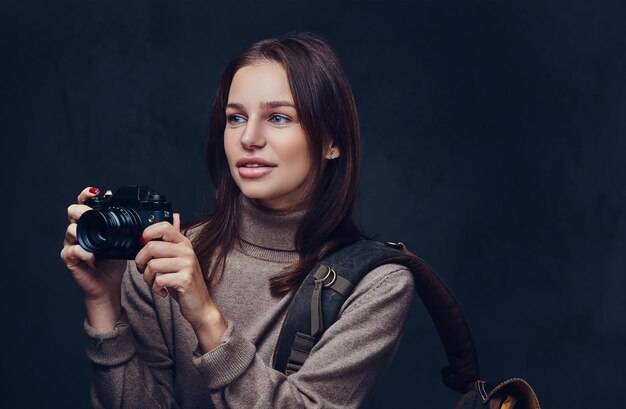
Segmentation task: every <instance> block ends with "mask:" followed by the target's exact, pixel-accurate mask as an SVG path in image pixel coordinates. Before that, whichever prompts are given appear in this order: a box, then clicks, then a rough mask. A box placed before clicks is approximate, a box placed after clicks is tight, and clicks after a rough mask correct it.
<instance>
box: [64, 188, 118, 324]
mask: <svg viewBox="0 0 626 409" xmlns="http://www.w3.org/2000/svg"><path fill="white" fill-rule="evenodd" d="M98 193H99V190H98V189H97V188H85V189H84V190H83V191H82V192H80V195H78V204H72V205H70V206H69V207H68V208H67V218H68V220H69V223H70V224H69V226H68V227H67V230H66V232H65V241H64V242H63V249H62V250H61V259H62V260H63V263H65V265H66V266H67V268H68V269H69V270H70V273H71V274H72V278H73V279H74V281H76V283H77V284H78V287H80V289H81V290H82V292H83V294H84V296H85V306H86V308H87V320H88V321H89V325H91V326H92V327H93V328H95V329H96V330H99V331H102V332H108V331H111V330H113V328H115V324H116V322H117V320H118V318H119V317H120V315H121V285H122V276H123V274H124V270H125V269H126V260H96V257H95V256H94V255H93V253H90V252H88V251H86V250H84V249H83V248H82V247H81V246H80V245H79V244H78V239H77V237H76V222H77V221H78V219H79V218H80V216H81V215H82V214H83V213H85V212H86V211H87V210H90V209H91V208H90V207H89V206H86V205H85V204H84V203H85V200H87V199H90V198H92V197H95V196H97V195H98Z"/></svg>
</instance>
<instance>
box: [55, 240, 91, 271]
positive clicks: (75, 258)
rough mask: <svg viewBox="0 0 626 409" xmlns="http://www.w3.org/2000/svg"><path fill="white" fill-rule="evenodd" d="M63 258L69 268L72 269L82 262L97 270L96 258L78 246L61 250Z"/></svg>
mask: <svg viewBox="0 0 626 409" xmlns="http://www.w3.org/2000/svg"><path fill="white" fill-rule="evenodd" d="M61 258H62V259H63V261H64V262H65V265H66V266H67V267H68V268H72V267H74V266H76V265H78V264H80V263H81V262H84V263H86V264H87V265H88V266H89V267H91V268H96V256H94V255H93V253H90V252H88V251H86V250H85V249H83V248H82V247H81V246H79V245H78V244H76V245H74V246H65V247H63V250H61Z"/></svg>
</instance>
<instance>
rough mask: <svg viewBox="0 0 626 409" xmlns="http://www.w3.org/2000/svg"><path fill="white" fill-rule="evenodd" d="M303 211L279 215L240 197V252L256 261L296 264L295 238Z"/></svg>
mask: <svg viewBox="0 0 626 409" xmlns="http://www.w3.org/2000/svg"><path fill="white" fill-rule="evenodd" d="M304 214H305V211H304V210H300V211H296V212H293V213H288V214H280V213H276V212H273V211H271V210H268V209H264V208H262V207H259V206H258V205H257V204H255V203H254V202H253V201H252V200H250V199H248V198H246V197H243V195H242V200H241V205H240V218H239V235H240V238H241V250H242V251H243V252H244V253H246V254H248V255H250V256H252V257H255V258H260V259H263V260H269V261H278V262H295V261H298V258H299V256H298V252H297V251H296V248H295V243H294V242H295V237H296V231H297V230H298V226H299V225H300V222H301V221H302V218H303V217H304Z"/></svg>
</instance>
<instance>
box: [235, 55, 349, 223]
mask: <svg viewBox="0 0 626 409" xmlns="http://www.w3.org/2000/svg"><path fill="white" fill-rule="evenodd" d="M226 118H227V120H226V126H225V129H224V149H225V151H226V157H227V159H228V165H229V168H230V173H231V175H232V177H233V179H234V181H235V183H236V184H237V186H238V187H239V188H240V189H241V191H242V192H243V194H244V195H245V196H246V197H248V198H251V199H256V200H257V201H258V202H259V203H260V204H261V205H262V206H264V207H266V208H269V209H273V210H279V211H288V210H289V209H293V208H296V207H298V206H299V205H300V204H302V203H303V202H304V200H305V198H306V194H307V192H308V190H309V188H310V186H309V185H310V183H307V182H310V181H309V180H308V177H309V175H310V173H311V172H310V170H311V168H312V164H311V157H310V151H309V146H308V142H307V137H306V132H305V130H304V129H303V128H302V126H301V124H300V121H299V119H298V113H297V111H296V108H295V104H294V98H293V96H292V95H291V87H290V85H289V81H288V78H287V73H286V72H285V69H284V68H283V67H282V65H280V64H278V63H276V62H273V61H260V62H257V63H255V64H253V65H248V66H244V67H242V68H240V69H239V70H238V71H237V72H236V73H235V76H234V77H233V81H232V83H231V87H230V91H229V94H228V103H227V108H226ZM332 153H334V157H338V156H339V155H338V149H337V148H334V147H333V148H332ZM330 154H331V151H329V152H328V158H329V157H330ZM244 158H260V159H262V160H264V161H266V162H268V163H271V164H272V165H275V166H273V167H271V168H270V169H271V171H270V172H269V173H268V174H266V175H264V176H262V177H246V175H242V172H241V171H240V169H239V167H238V166H237V163H238V161H240V160H242V159H244Z"/></svg>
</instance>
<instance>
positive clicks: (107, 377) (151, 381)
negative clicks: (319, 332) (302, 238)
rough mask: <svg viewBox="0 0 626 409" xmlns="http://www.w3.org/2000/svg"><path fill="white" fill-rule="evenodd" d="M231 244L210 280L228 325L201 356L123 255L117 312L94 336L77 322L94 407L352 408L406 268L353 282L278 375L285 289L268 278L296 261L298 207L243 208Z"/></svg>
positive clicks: (173, 309)
mask: <svg viewBox="0 0 626 409" xmlns="http://www.w3.org/2000/svg"><path fill="white" fill-rule="evenodd" d="M240 217H241V223H240V224H241V232H240V235H241V239H242V240H241V245H238V246H236V248H235V249H234V250H233V251H232V253H231V254H230V255H229V257H228V259H227V265H226V270H225V272H224V274H223V276H222V278H221V279H220V281H219V282H218V283H217V284H216V285H213V286H211V287H210V288H209V292H210V294H211V297H212V298H213V299H214V301H215V303H216V304H217V305H218V307H219V308H220V311H221V312H222V314H223V315H224V317H225V318H226V320H227V322H228V329H227V331H226V333H225V334H224V336H223V337H222V339H221V342H220V345H219V346H218V347H216V348H215V349H213V350H211V351H209V352H207V353H206V354H201V353H200V352H199V348H198V341H197V339H196V336H195V333H194V331H193V329H192V328H191V325H190V324H189V323H188V322H187V321H186V320H185V319H184V318H183V316H182V315H181V313H180V309H179V306H178V304H177V303H176V301H174V300H173V299H172V298H171V297H167V298H161V297H159V296H155V295H154V293H153V292H152V291H151V289H150V288H149V287H148V285H147V284H146V283H145V282H144V281H143V278H142V275H141V274H140V273H139V272H138V271H137V269H136V267H135V263H134V262H133V261H130V262H129V263H128V268H127V270H126V272H125V274H124V279H123V284H122V305H123V314H122V317H121V318H120V320H119V322H118V323H117V325H116V327H115V329H114V330H113V331H111V332H108V333H99V332H97V331H96V330H94V329H93V328H91V327H90V326H89V325H88V323H87V321H86V320H85V323H84V326H85V332H86V337H87V356H88V358H89V359H90V361H91V362H92V390H91V400H92V404H93V406H94V407H95V408H142V409H145V408H186V409H195V408H198V409H200V408H203V409H204V408H246V409H247V408H322V407H323V408H353V407H358V406H359V405H360V404H362V403H363V401H364V400H365V398H366V397H367V394H368V393H369V392H370V391H371V390H372V388H373V387H374V385H375V384H376V381H377V380H378V379H379V378H380V377H381V376H382V374H383V372H384V370H385V369H386V368H387V366H388V364H389V362H390V360H391V358H392V356H393V353H394V351H395V348H396V346H397V343H398V341H399V337H400V334H401V332H402V328H403V326H404V322H405V320H406V317H407V315H408V312H409V309H410V306H411V302H412V300H413V294H414V284H413V279H412V276H411V273H410V272H409V271H408V270H407V269H406V268H405V267H402V266H399V265H395V264H387V265H383V266H381V267H378V268H376V269H374V270H372V271H371V272H370V273H369V274H367V275H366V276H365V277H364V278H363V279H362V281H361V282H360V283H359V284H358V285H357V286H356V287H355V289H354V291H353V293H352V294H351V295H350V296H349V298H348V299H347V300H346V302H345V304H344V305H343V307H342V309H341V311H340V314H339V318H338V320H337V321H336V322H335V324H333V325H332V326H330V327H329V328H328V329H327V331H326V332H325V333H324V335H323V336H322V338H321V339H320V341H319V342H318V344H317V345H316V346H315V347H314V348H313V350H312V351H311V355H310V357H309V359H308V360H307V361H306V363H305V364H304V365H303V367H302V369H301V370H300V371H299V372H297V373H295V374H293V375H290V376H288V377H287V376H285V375H284V374H283V373H281V372H278V371H276V370H274V369H273V368H272V362H271V361H272V355H273V352H274V347H275V344H276V341H277V339H278V333H279V331H280V328H281V325H282V322H283V321H284V318H285V314H286V311H287V307H288V305H289V302H290V300H291V298H292V296H293V294H288V295H286V296H284V297H281V298H277V297H273V296H272V295H271V293H270V290H269V279H270V277H272V276H275V275H276V274H278V273H280V271H281V269H282V268H283V267H285V266H287V265H289V264H290V263H293V262H294V261H296V260H298V253H297V252H296V251H295V249H294V237H295V233H296V230H297V227H298V223H299V222H300V220H301V217H302V214H301V213H294V214H291V215H287V216H278V215H275V214H272V213H268V212H267V211H264V210H262V209H259V208H257V207H256V206H255V205H254V204H252V202H250V201H243V202H242V206H241V216H240Z"/></svg>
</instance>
